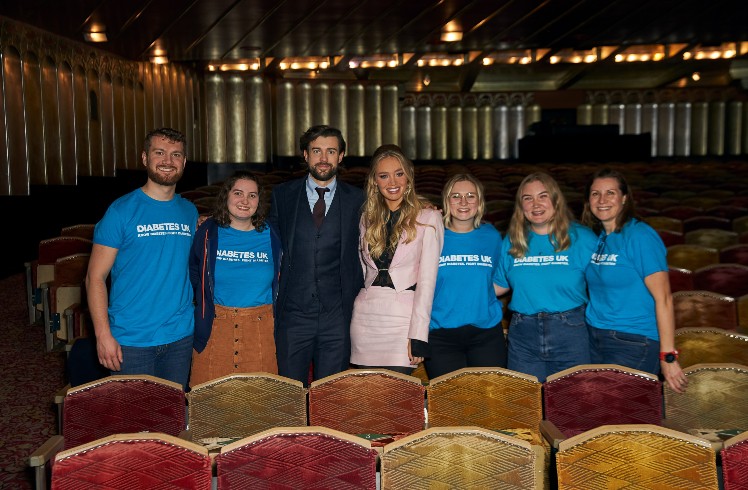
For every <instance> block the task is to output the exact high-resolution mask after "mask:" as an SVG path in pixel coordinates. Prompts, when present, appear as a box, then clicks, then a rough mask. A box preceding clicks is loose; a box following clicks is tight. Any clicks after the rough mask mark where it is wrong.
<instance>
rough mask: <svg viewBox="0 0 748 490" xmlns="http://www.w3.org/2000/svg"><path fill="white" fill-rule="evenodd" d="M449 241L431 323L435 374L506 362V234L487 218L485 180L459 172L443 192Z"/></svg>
mask: <svg viewBox="0 0 748 490" xmlns="http://www.w3.org/2000/svg"><path fill="white" fill-rule="evenodd" d="M442 204H443V206H444V207H443V209H444V246H443V248H442V253H441V256H440V257H439V273H438V275H437V277H436V290H435V292H434V305H433V307H432V309H431V324H430V325H429V349H430V357H429V358H427V359H426V360H425V361H424V365H425V367H426V373H427V374H428V376H429V378H430V379H433V378H435V377H437V376H441V375H442V374H447V373H450V372H452V371H455V370H457V369H460V368H464V367H483V366H496V367H506V342H505V339H504V330H503V327H502V325H501V318H502V311H501V302H499V300H498V299H497V298H496V292H495V291H494V282H493V278H494V274H495V271H496V266H497V264H498V258H499V250H500V248H501V234H500V233H499V232H498V231H497V230H496V228H494V226H493V225H492V224H490V223H482V222H481V219H482V218H483V213H484V212H485V209H486V202H485V198H484V192H483V184H481V182H480V181H479V180H478V179H477V178H476V177H474V176H473V175H469V174H457V175H455V176H453V177H452V178H451V179H450V180H449V181H448V182H447V183H446V185H445V186H444V189H443V191H442Z"/></svg>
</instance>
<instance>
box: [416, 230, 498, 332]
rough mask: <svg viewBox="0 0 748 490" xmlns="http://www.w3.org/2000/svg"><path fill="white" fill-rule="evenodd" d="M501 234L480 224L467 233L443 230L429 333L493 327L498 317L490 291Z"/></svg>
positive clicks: (496, 300) (494, 300)
mask: <svg viewBox="0 0 748 490" xmlns="http://www.w3.org/2000/svg"><path fill="white" fill-rule="evenodd" d="M500 249H501V234H500V233H499V232H498V231H496V228H494V227H493V225H491V224H488V223H483V224H481V226H480V228H476V229H475V230H473V231H471V232H469V233H455V232H453V231H451V230H448V229H445V230H444V246H443V247H442V253H441V256H440V257H439V273H438V274H437V276H436V289H435V290H434V303H433V306H432V308H431V323H430V324H429V329H430V330H434V329H437V328H456V327H461V326H464V325H474V326H476V327H479V328H491V327H495V326H496V325H497V324H498V323H499V322H500V321H501V317H502V312H501V303H500V302H499V300H498V299H496V293H495V292H494V289H493V276H494V269H495V268H496V267H497V264H498V258H499V250H500Z"/></svg>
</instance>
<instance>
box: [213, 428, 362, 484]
mask: <svg viewBox="0 0 748 490" xmlns="http://www.w3.org/2000/svg"><path fill="white" fill-rule="evenodd" d="M215 462H216V474H217V487H218V490H235V489H236V490H244V489H246V488H267V489H269V488H335V489H341V490H342V489H350V490H356V489H357V490H375V489H376V487H377V451H376V449H372V447H371V443H370V442H369V441H367V440H366V439H363V438H360V437H356V436H352V435H350V434H346V433H344V432H340V431H336V430H333V429H330V428H328V427H278V428H275V429H269V430H266V431H262V432H260V433H257V434H255V435H253V436H249V437H245V438H243V439H240V440H238V441H236V442H233V443H231V444H229V445H226V446H224V447H222V448H221V452H220V454H218V455H217V456H216V458H215Z"/></svg>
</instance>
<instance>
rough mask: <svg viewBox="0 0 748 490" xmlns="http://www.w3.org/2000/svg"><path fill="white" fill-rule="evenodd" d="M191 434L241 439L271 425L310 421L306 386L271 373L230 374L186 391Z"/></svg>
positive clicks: (200, 437) (301, 424) (294, 424)
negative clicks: (307, 410) (307, 409)
mask: <svg viewBox="0 0 748 490" xmlns="http://www.w3.org/2000/svg"><path fill="white" fill-rule="evenodd" d="M187 403H188V412H189V421H190V437H191V439H192V440H193V441H195V442H198V441H200V440H201V439H205V438H212V437H221V438H232V439H240V438H242V437H247V436H250V435H253V434H256V433H258V432H261V431H263V430H266V429H270V428H272V427H283V426H304V425H307V412H306V388H304V385H303V384H302V383H301V382H300V381H296V380H293V379H290V378H286V377H284V376H279V375H277V374H270V373H240V374H230V375H226V376H222V377H220V378H216V379H214V380H211V381H208V382H205V383H201V384H198V385H195V386H193V387H192V389H191V390H190V392H189V393H188V394H187Z"/></svg>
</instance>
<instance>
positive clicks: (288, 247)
mask: <svg viewBox="0 0 748 490" xmlns="http://www.w3.org/2000/svg"><path fill="white" fill-rule="evenodd" d="M306 179H307V177H306V176H305V177H303V178H301V179H296V180H292V181H290V182H285V183H282V184H278V185H276V186H275V187H274V188H273V194H272V204H271V209H270V212H269V214H268V218H267V219H268V221H269V222H271V223H274V224H275V225H276V226H277V229H278V231H279V233H280V236H281V247H282V251H283V252H282V257H281V271H280V285H279V288H278V298H277V300H276V312H277V314H276V317H275V318H276V328H277V325H278V323H277V322H278V319H279V318H281V317H282V316H283V310H284V305H285V301H286V291H287V290H288V280H289V276H290V273H289V271H290V269H291V268H292V267H293V264H294V250H293V244H294V243H297V242H295V239H296V236H295V234H296V230H297V229H298V227H297V226H296V222H297V220H298V219H299V217H298V210H299V209H306V208H307V207H308V200H307V196H306V187H305V186H306ZM300 199H302V200H303V201H304V206H300V205H299V200H300ZM334 199H335V200H336V201H337V200H340V204H341V206H340V209H341V212H340V219H341V223H340V229H341V232H342V236H341V240H340V244H341V246H340V284H341V286H342V291H341V295H340V297H341V298H342V303H343V304H342V305H341V306H342V308H343V315H344V316H345V320H346V323H348V324H350V321H351V316H352V313H353V301H354V300H355V299H356V295H357V294H358V292H359V290H360V289H361V288H362V287H363V285H364V277H363V269H362V267H361V261H360V260H359V251H358V244H359V239H358V225H359V219H360V217H361V206H362V205H363V202H364V192H363V190H361V189H360V188H358V187H355V186H352V185H351V184H348V183H346V182H342V181H341V180H340V179H338V181H337V188H336V190H335V197H334ZM312 241H313V237H309V243H311V242H312ZM304 242H306V240H304V241H302V242H299V243H304ZM310 273H311V271H310Z"/></svg>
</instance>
